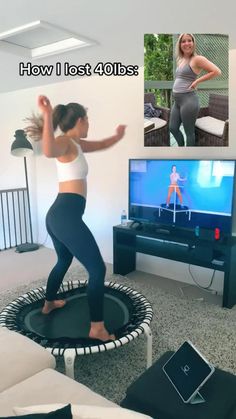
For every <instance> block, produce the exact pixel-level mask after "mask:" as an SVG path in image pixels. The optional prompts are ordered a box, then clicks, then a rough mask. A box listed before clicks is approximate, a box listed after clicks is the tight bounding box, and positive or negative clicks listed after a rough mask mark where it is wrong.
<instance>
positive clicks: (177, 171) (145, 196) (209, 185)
mask: <svg viewBox="0 0 236 419" xmlns="http://www.w3.org/2000/svg"><path fill="white" fill-rule="evenodd" d="M234 179H235V161H234V160H186V159H185V160H174V159H168V160H164V159H163V160H161V159H130V160H129V219H130V220H134V221H139V222H143V223H152V224H156V225H159V226H165V227H166V226H172V227H181V228H186V229H191V230H192V229H195V228H196V227H197V226H199V227H200V228H204V229H215V228H219V229H220V231H221V232H224V233H226V234H227V235H228V234H229V235H230V234H231V232H232V214H233V195H234Z"/></svg>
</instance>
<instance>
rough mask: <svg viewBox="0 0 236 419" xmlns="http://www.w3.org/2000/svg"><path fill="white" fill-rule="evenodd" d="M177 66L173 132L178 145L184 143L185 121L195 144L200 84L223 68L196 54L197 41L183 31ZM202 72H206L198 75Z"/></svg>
mask: <svg viewBox="0 0 236 419" xmlns="http://www.w3.org/2000/svg"><path fill="white" fill-rule="evenodd" d="M176 59H177V69H176V76H175V81H174V85H173V99H174V105H173V107H172V109H171V114H170V132H171V133H172V134H173V136H174V137H175V139H176V141H177V143H178V145H179V146H184V145H185V144H184V136H183V134H182V132H181V131H180V125H181V123H183V127H184V131H185V134H186V143H187V144H186V145H187V146H194V145H195V122H196V119H197V116H198V112H199V109H200V106H199V99H198V96H197V93H196V89H197V86H198V85H199V83H202V82H203V81H206V80H210V79H212V78H214V77H217V76H219V75H220V74H221V70H220V69H219V68H218V67H217V66H216V65H215V64H213V63H212V62H211V61H209V60H208V59H207V58H206V57H203V56H202V55H197V54H196V42H195V38H194V36H193V35H192V34H189V33H182V34H181V35H180V36H179V39H178V41H177V44H176ZM202 71H205V72H206V74H204V75H202V76H200V77H198V76H199V75H200V73H201V72H202Z"/></svg>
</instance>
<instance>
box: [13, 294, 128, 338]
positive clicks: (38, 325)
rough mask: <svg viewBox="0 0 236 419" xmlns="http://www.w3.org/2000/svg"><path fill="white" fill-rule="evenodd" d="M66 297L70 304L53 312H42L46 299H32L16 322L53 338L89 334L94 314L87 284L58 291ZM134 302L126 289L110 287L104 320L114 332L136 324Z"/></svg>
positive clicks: (31, 332) (22, 309)
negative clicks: (91, 314) (133, 320)
mask: <svg viewBox="0 0 236 419" xmlns="http://www.w3.org/2000/svg"><path fill="white" fill-rule="evenodd" d="M58 298H63V299H64V298H65V299H66V305H65V306H64V307H63V308H61V309H56V310H54V311H52V312H51V313H50V314H48V315H45V314H42V312H41V310H42V306H43V304H44V300H43V299H40V300H38V301H35V302H32V303H29V304H27V305H25V306H23V307H22V308H20V310H19V312H18V314H17V316H16V322H17V324H18V326H19V328H20V329H21V330H23V331H27V333H30V334H32V335H35V336H37V337H38V338H41V339H46V340H47V341H49V342H53V341H54V342H55V341H64V340H67V341H70V342H71V341H74V342H76V341H80V340H81V339H84V338H88V334H89V329H90V316H89V308H88V300H87V294H86V287H80V288H77V289H73V290H70V291H66V292H63V293H60V294H58ZM133 314H134V304H133V301H132V299H131V298H130V297H129V296H128V295H127V294H125V293H124V292H122V291H119V290H116V289H112V288H111V289H109V288H107V287H106V289H105V295H104V322H105V325H106V328H107V330H108V331H109V332H110V333H115V334H116V337H119V335H120V336H121V335H123V333H124V331H125V330H126V329H127V326H128V325H130V327H131V325H132V317H133Z"/></svg>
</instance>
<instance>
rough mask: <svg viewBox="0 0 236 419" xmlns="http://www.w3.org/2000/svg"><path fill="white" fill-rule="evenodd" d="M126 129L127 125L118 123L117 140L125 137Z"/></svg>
mask: <svg viewBox="0 0 236 419" xmlns="http://www.w3.org/2000/svg"><path fill="white" fill-rule="evenodd" d="M125 129H126V125H118V127H117V128H116V135H115V136H116V140H117V141H119V140H121V138H123V137H124V135H125Z"/></svg>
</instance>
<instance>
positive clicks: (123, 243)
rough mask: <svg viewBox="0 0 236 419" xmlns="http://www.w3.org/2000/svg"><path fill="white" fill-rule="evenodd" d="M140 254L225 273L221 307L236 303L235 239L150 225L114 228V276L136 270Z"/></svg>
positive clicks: (231, 305)
mask: <svg viewBox="0 0 236 419" xmlns="http://www.w3.org/2000/svg"><path fill="white" fill-rule="evenodd" d="M137 252H139V253H145V254H147V255H152V256H159V257H161V258H165V259H171V260H176V261H178V262H184V263H187V264H191V265H197V266H203V267H205V268H211V269H216V270H218V271H222V272H224V288H223V301H222V306H223V307H228V308H231V307H233V306H234V305H235V304H236V237H227V238H226V237H225V238H221V239H220V240H214V238H213V237H212V238H209V237H206V238H205V237H204V238H199V237H195V235H194V232H192V231H187V230H186V231H185V230H181V229H173V231H168V230H165V229H162V228H160V229H158V228H155V227H153V226H152V225H151V226H149V225H148V224H147V225H143V226H141V227H138V226H137V228H132V227H130V225H127V226H123V225H119V226H115V227H113V270H114V273H115V274H120V275H126V274H127V273H129V272H132V271H134V270H135V269H136V253H137Z"/></svg>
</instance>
